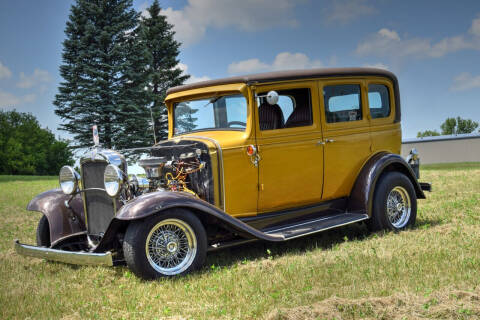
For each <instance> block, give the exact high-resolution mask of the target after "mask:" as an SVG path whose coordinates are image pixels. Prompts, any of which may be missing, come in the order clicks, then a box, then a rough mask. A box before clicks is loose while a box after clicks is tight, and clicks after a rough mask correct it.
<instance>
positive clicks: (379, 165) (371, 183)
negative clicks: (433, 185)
mask: <svg viewBox="0 0 480 320" xmlns="http://www.w3.org/2000/svg"><path fill="white" fill-rule="evenodd" d="M389 171H398V172H401V173H403V174H405V175H406V176H407V177H408V178H409V179H410V181H411V182H412V185H413V187H414V188H415V193H416V195H417V198H418V199H425V194H424V193H423V191H422V188H421V186H420V184H419V183H418V180H417V178H416V176H415V173H414V172H413V170H412V168H411V167H410V166H409V165H408V163H407V162H406V161H405V160H404V159H403V158H402V157H401V156H399V155H397V154H393V153H387V152H381V153H378V154H376V155H374V156H372V157H371V158H370V159H369V160H368V161H367V163H366V164H365V165H364V166H363V168H362V171H361V172H360V174H359V175H358V177H357V180H356V181H355V184H354V186H353V189H352V192H351V193H350V198H349V200H348V210H349V211H350V212H362V213H367V214H368V215H369V216H371V215H372V201H373V193H374V191H375V186H376V184H377V181H378V179H379V178H380V176H381V175H382V174H383V173H384V172H389Z"/></svg>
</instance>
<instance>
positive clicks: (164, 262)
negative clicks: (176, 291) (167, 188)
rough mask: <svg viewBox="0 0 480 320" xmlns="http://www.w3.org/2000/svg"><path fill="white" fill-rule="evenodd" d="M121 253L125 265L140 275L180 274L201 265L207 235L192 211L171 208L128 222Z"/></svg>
mask: <svg viewBox="0 0 480 320" xmlns="http://www.w3.org/2000/svg"><path fill="white" fill-rule="evenodd" d="M123 252H124V256H125V261H126V262H127V265H128V267H129V268H130V269H131V270H132V271H133V272H134V273H135V274H136V275H137V276H139V277H141V278H144V279H154V278H158V277H162V276H175V275H183V274H186V273H188V272H190V271H192V270H195V269H197V268H199V267H200V266H202V265H203V263H204V261H205V257H206V252H207V236H206V233H205V229H204V227H203V225H202V223H201V222H200V220H199V219H198V218H197V217H196V216H195V215H194V214H192V213H191V212H189V211H187V210H184V209H174V210H172V211H170V212H168V213H160V214H159V215H156V216H153V217H150V218H148V219H146V220H144V221H135V222H133V223H132V224H130V225H129V226H128V228H127V232H126V233H125V238H124V242H123Z"/></svg>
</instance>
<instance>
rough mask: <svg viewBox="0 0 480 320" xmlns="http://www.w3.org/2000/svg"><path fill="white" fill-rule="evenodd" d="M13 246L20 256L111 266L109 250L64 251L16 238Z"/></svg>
mask: <svg viewBox="0 0 480 320" xmlns="http://www.w3.org/2000/svg"><path fill="white" fill-rule="evenodd" d="M14 248H15V251H16V252H17V253H18V254H20V255H22V256H28V257H34V258H40V259H47V260H53V261H58V262H63V263H69V264H80V265H95V266H108V267H111V266H113V259H112V253H111V252H110V251H107V252H105V253H91V252H75V251H64V250H57V249H50V248H45V247H36V246H31V245H27V244H21V243H20V242H19V241H18V240H15V241H14Z"/></svg>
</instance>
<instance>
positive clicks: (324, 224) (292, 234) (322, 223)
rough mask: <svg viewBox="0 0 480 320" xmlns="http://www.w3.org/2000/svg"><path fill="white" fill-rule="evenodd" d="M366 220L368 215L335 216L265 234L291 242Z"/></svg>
mask: <svg viewBox="0 0 480 320" xmlns="http://www.w3.org/2000/svg"><path fill="white" fill-rule="evenodd" d="M366 219H368V215H367V214H360V213H341V214H336V215H333V216H327V217H322V218H317V219H314V220H309V221H305V222H300V223H297V224H293V225H289V226H283V227H281V228H277V229H273V230H269V231H267V232H265V233H266V234H268V235H271V236H283V237H284V239H285V240H290V239H294V238H298V237H302V236H306V235H309V234H312V233H317V232H321V231H325V230H328V229H333V228H336V227H341V226H345V225H347V224H351V223H355V222H359V221H363V220H366Z"/></svg>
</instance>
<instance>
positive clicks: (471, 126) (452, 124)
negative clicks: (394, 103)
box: [417, 117, 478, 138]
mask: <svg viewBox="0 0 480 320" xmlns="http://www.w3.org/2000/svg"><path fill="white" fill-rule="evenodd" d="M477 128H478V122H476V121H473V120H471V119H462V118H460V117H457V118H447V119H446V120H445V121H444V122H443V123H442V124H441V125H440V129H441V132H438V131H437V130H435V129H434V130H425V131H419V132H418V133H417V138H424V137H433V136H439V135H452V134H463V133H472V132H474V131H475V130H476V129H477Z"/></svg>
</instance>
